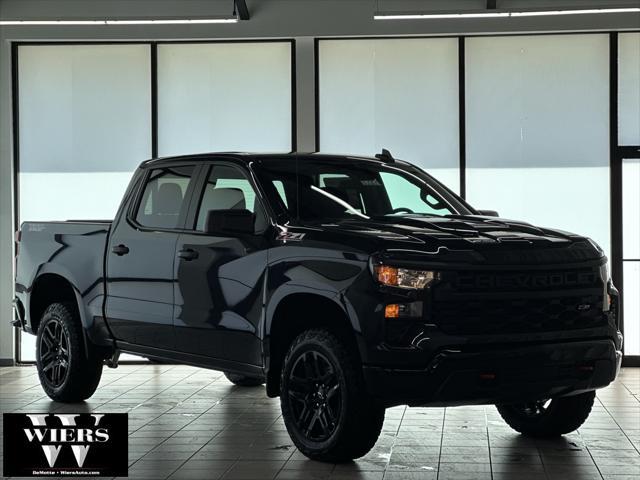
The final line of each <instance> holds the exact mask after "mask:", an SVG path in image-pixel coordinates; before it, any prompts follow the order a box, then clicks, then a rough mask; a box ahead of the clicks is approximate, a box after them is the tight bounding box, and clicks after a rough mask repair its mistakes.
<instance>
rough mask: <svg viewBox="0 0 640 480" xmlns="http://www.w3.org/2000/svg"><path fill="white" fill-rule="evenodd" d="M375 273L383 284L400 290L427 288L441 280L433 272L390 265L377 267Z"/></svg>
mask: <svg viewBox="0 0 640 480" xmlns="http://www.w3.org/2000/svg"><path fill="white" fill-rule="evenodd" d="M375 272H376V278H377V279H378V282H380V283H381V284H383V285H389V286H392V287H400V288H416V289H418V288H426V287H428V286H429V285H431V284H432V283H433V282H434V281H436V280H437V279H438V278H439V274H438V272H433V271H431V270H410V269H408V268H396V267H389V266H388V265H378V266H376V267H375Z"/></svg>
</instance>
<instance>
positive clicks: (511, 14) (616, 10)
mask: <svg viewBox="0 0 640 480" xmlns="http://www.w3.org/2000/svg"><path fill="white" fill-rule="evenodd" d="M638 12H640V8H636V7H629V8H592V9H584V10H539V11H533V10H532V11H521V12H476V13H425V14H396V13H394V14H388V15H387V14H377V15H374V17H373V19H374V20H423V19H427V20H429V19H438V18H504V17H541V16H552V15H585V14H600V13H638Z"/></svg>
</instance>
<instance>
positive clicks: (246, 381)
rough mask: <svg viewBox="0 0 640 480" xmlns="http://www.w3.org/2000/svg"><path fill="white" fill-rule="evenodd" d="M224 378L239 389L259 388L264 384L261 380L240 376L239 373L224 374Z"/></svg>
mask: <svg viewBox="0 0 640 480" xmlns="http://www.w3.org/2000/svg"><path fill="white" fill-rule="evenodd" d="M224 376H225V377H227V380H229V381H230V382H231V383H233V384H234V385H238V386H239V387H259V386H260V385H262V384H263V383H264V380H263V379H262V378H258V377H247V376H246V375H240V374H239V373H231V372H224Z"/></svg>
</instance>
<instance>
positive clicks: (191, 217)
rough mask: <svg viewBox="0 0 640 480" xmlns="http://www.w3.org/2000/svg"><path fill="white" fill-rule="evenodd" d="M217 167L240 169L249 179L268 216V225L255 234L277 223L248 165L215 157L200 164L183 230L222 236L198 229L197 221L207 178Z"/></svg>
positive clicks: (256, 234) (261, 233)
mask: <svg viewBox="0 0 640 480" xmlns="http://www.w3.org/2000/svg"><path fill="white" fill-rule="evenodd" d="M215 167H230V168H233V169H235V170H237V171H239V172H240V173H241V174H242V175H243V176H244V177H245V178H246V179H247V181H248V182H249V185H250V186H251V188H253V190H254V192H255V195H256V197H255V201H256V202H259V204H260V207H261V208H262V210H263V212H264V215H265V217H266V225H265V227H264V228H263V229H261V230H256V231H254V233H253V234H252V235H254V236H259V235H263V234H264V233H265V232H266V231H267V230H268V229H269V228H271V227H273V226H274V225H275V222H274V220H273V218H274V215H273V212H272V211H271V208H270V206H269V205H268V202H266V201H265V200H264V193H263V191H262V189H261V188H260V185H259V184H258V182H256V180H255V178H254V176H253V172H252V171H251V169H250V168H248V166H246V165H245V164H241V163H239V162H234V161H231V160H230V159H221V160H217V159H213V160H209V161H206V162H205V163H203V164H202V165H201V166H200V171H199V173H198V175H199V177H198V181H197V182H196V183H195V185H194V189H193V192H192V194H191V199H190V203H189V209H188V211H187V214H186V218H185V222H184V227H183V232H186V233H188V234H189V235H204V236H208V237H219V236H220V235H218V234H211V233H207V232H203V231H200V230H197V229H196V227H197V221H198V213H199V210H200V205H201V204H202V198H203V197H204V192H205V187H206V184H207V180H208V178H209V175H211V172H212V171H213V169H214V168H215ZM225 236H227V237H233V236H234V235H231V234H228V235H225Z"/></svg>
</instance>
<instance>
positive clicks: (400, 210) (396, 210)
mask: <svg viewBox="0 0 640 480" xmlns="http://www.w3.org/2000/svg"><path fill="white" fill-rule="evenodd" d="M391 213H416V212H414V211H413V210H411V209H410V208H407V207H399V208H394V209H393V210H391Z"/></svg>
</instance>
